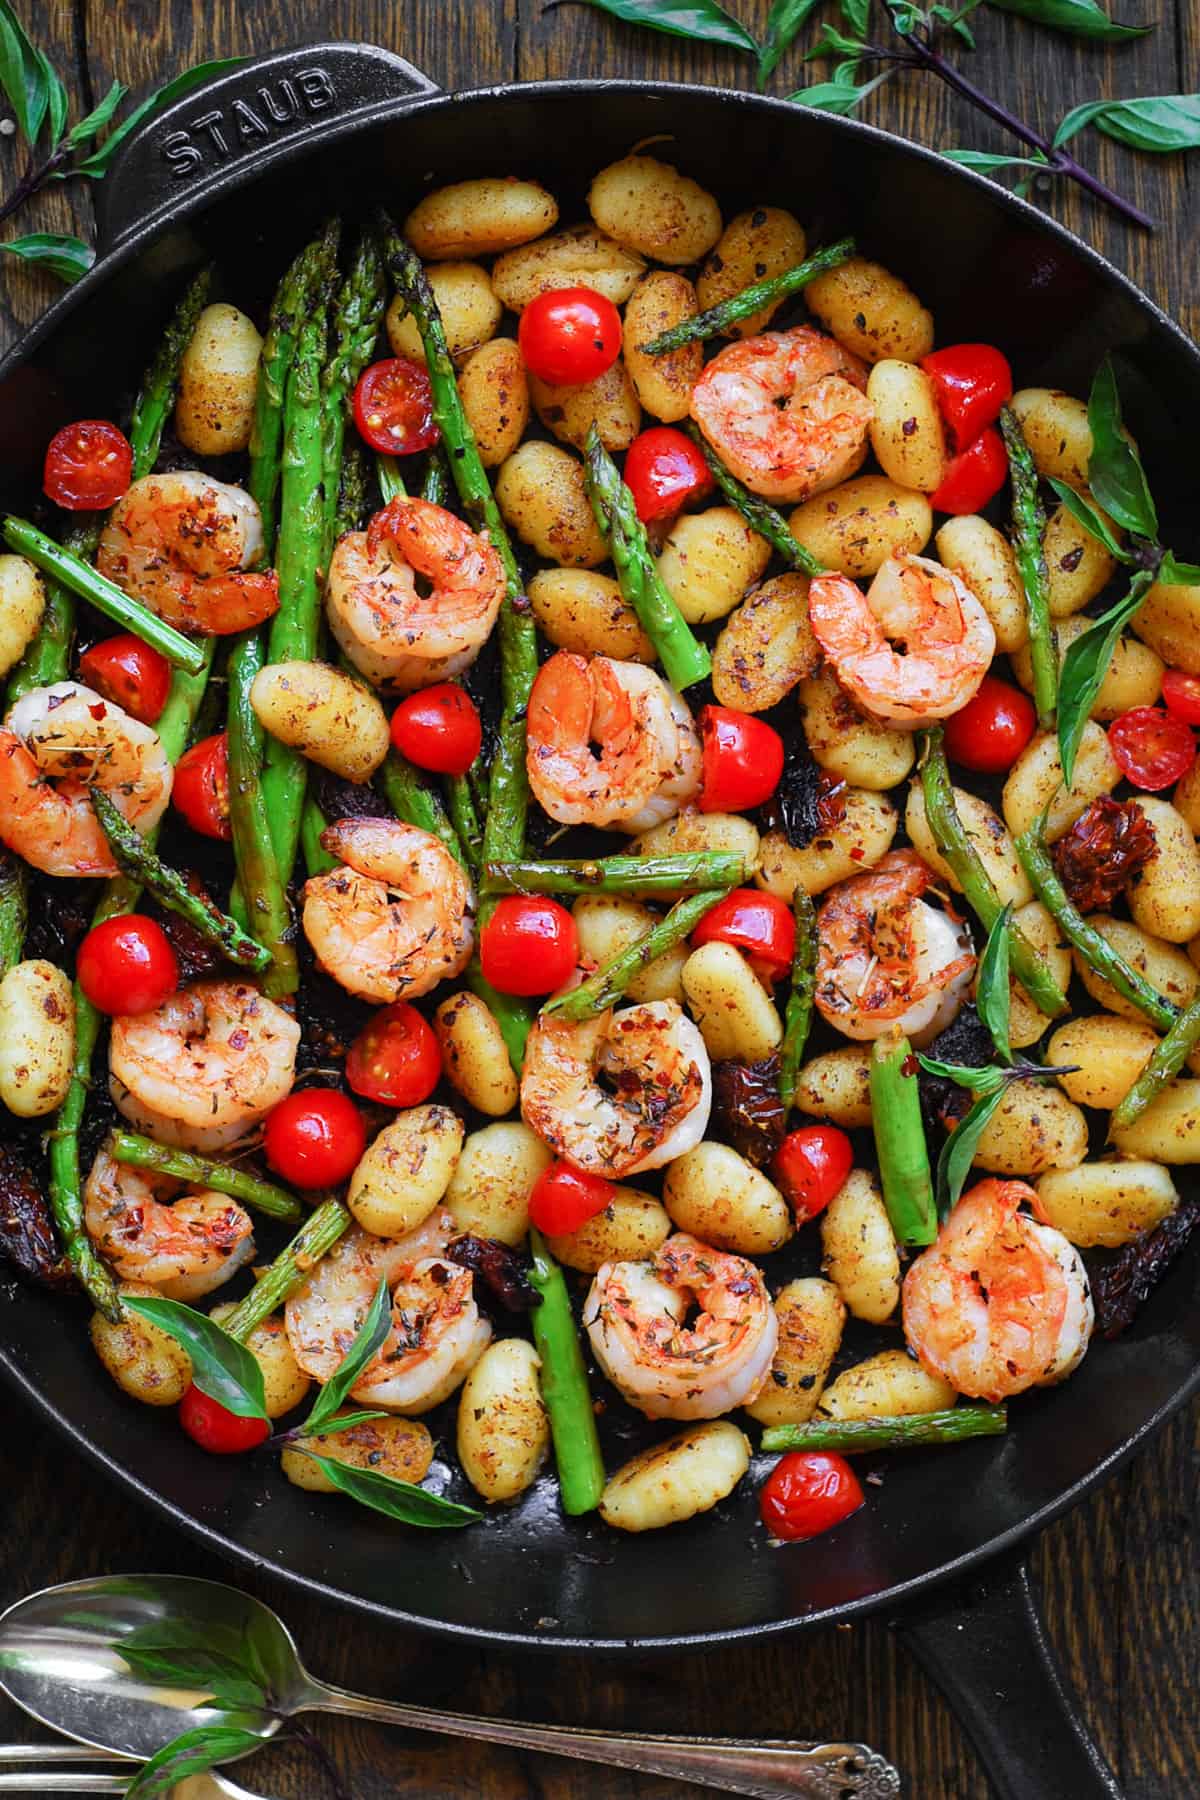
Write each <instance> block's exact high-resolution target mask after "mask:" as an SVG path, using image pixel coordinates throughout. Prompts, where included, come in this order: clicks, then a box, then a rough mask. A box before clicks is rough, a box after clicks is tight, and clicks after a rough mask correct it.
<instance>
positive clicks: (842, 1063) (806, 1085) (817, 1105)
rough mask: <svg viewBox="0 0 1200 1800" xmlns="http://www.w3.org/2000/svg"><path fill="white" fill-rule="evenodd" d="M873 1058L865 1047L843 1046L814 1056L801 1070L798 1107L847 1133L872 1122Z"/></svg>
mask: <svg viewBox="0 0 1200 1800" xmlns="http://www.w3.org/2000/svg"><path fill="white" fill-rule="evenodd" d="M870 1079H871V1055H870V1051H869V1050H867V1049H866V1048H864V1046H863V1045H862V1044H843V1045H842V1047H841V1049H840V1050H826V1051H825V1052H824V1053H823V1054H822V1055H820V1056H814V1057H812V1058H811V1059H810V1060H809V1061H808V1062H806V1063H805V1065H804V1067H803V1069H802V1070H801V1071H800V1085H799V1087H798V1088H797V1089H796V1105H797V1106H798V1107H799V1109H800V1111H801V1112H802V1113H807V1114H808V1115H809V1117H810V1118H814V1119H830V1120H832V1122H833V1123H834V1124H835V1125H840V1126H841V1127H842V1129H843V1130H844V1131H856V1130H861V1129H862V1127H863V1126H865V1125H869V1124H870V1123H871V1087H870Z"/></svg>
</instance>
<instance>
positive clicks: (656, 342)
mask: <svg viewBox="0 0 1200 1800" xmlns="http://www.w3.org/2000/svg"><path fill="white" fill-rule="evenodd" d="M853 255H854V239H853V238H842V239H841V240H840V241H839V242H838V243H836V244H828V245H827V246H826V247H825V248H824V249H823V250H817V251H815V252H814V253H813V255H812V256H810V257H807V258H806V259H805V261H804V262H802V263H797V265H796V267H795V268H794V269H785V270H784V272H783V274H782V275H771V276H768V278H767V279H766V280H765V281H756V282H754V283H753V284H752V285H751V286H750V287H747V288H743V289H742V290H741V292H740V293H738V294H731V295H730V296H729V299H728V300H721V301H719V302H718V303H717V305H716V306H710V307H709V308H708V310H707V312H702V313H696V314H694V315H693V317H692V318H690V319H681V320H680V322H679V324H678V325H671V326H669V327H668V329H667V330H666V331H660V332H659V334H658V336H657V337H653V338H651V339H650V341H649V343H646V344H642V345H640V346H639V347H640V349H641V351H642V354H643V355H644V356H665V355H666V353H667V351H668V350H679V349H682V347H683V345H684V344H694V343H695V342H696V340H697V339H698V338H710V337H717V336H718V335H719V334H720V333H721V332H725V331H728V330H729V327H730V326H731V325H736V324H737V322H738V320H739V319H748V318H749V317H750V315H751V313H756V312H758V311H760V310H761V308H762V307H764V306H770V305H772V304H773V303H774V302H775V301H777V300H786V299H787V298H788V296H789V295H790V294H798V293H799V292H800V290H801V288H806V287H807V286H808V284H809V282H810V281H815V280H816V278H817V276H818V275H824V274H826V273H827V272H828V270H830V269H837V268H840V267H841V265H842V263H844V262H849V260H850V258H851V257H852V256H853Z"/></svg>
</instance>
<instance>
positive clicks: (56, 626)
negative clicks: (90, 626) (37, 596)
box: [6, 516, 104, 707]
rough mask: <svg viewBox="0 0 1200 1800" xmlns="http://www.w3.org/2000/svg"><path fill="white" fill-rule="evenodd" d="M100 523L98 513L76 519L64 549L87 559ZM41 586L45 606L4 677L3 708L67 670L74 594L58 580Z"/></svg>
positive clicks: (92, 551) (97, 539)
mask: <svg viewBox="0 0 1200 1800" xmlns="http://www.w3.org/2000/svg"><path fill="white" fill-rule="evenodd" d="M103 524H104V521H103V517H102V516H93V517H92V518H89V519H87V520H79V521H77V522H76V524H74V525H72V527H71V529H70V531H68V533H67V535H66V538H65V540H64V548H65V549H67V550H70V551H71V552H73V554H74V555H76V556H78V557H80V558H81V559H82V560H84V561H88V562H90V561H91V559H92V557H93V556H95V554H96V546H97V544H98V543H99V542H100V533H101V530H102V529H103ZM42 585H43V587H44V589H45V592H46V605H45V609H44V611H43V613H42V617H41V623H40V624H39V625H38V629H37V635H36V637H35V638H34V639H33V642H32V643H31V644H30V645H29V646H28V648H27V649H26V651H25V654H24V656H22V658H21V660H20V662H19V663H18V664H17V666H16V668H15V669H14V670H13V671H12V674H11V675H10V676H9V678H8V688H7V693H6V707H11V706H15V705H16V703H17V701H18V700H19V699H20V698H21V697H22V695H23V694H28V693H29V692H30V691H31V690H32V689H33V688H39V687H50V686H51V685H52V684H53V683H54V682H56V681H65V680H66V679H67V677H68V675H69V674H70V673H71V636H72V633H73V632H74V630H75V596H74V594H73V593H72V592H71V589H70V588H68V587H64V586H63V584H62V582H61V581H54V580H51V579H49V578H47V579H46V580H44V581H43V583H42Z"/></svg>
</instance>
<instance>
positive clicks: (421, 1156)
mask: <svg viewBox="0 0 1200 1800" xmlns="http://www.w3.org/2000/svg"><path fill="white" fill-rule="evenodd" d="M462 1147H463V1125H462V1120H461V1119H460V1118H459V1116H458V1114H457V1113H455V1112H452V1111H451V1110H450V1108H449V1107H448V1106H436V1105H427V1106H412V1107H409V1108H408V1109H407V1110H406V1111H405V1112H400V1113H397V1114H396V1117H395V1118H394V1119H393V1120H392V1121H391V1123H390V1124H388V1125H385V1126H384V1128H383V1130H382V1131H381V1132H380V1133H379V1135H378V1137H376V1138H375V1139H374V1140H373V1141H372V1142H371V1143H370V1144H368V1145H367V1148H366V1151H365V1152H364V1154H363V1156H362V1158H361V1160H360V1162H359V1164H358V1167H357V1168H356V1169H355V1171H354V1173H353V1175H352V1176H351V1177H350V1187H349V1190H348V1192H347V1194H346V1205H347V1206H348V1207H349V1208H350V1211H351V1212H352V1213H353V1214H354V1217H355V1218H356V1219H357V1220H358V1222H359V1224H360V1225H361V1226H363V1227H364V1229H365V1230H367V1231H373V1232H374V1233H375V1234H376V1236H377V1237H403V1236H404V1234H405V1232H407V1231H414V1230H415V1229H416V1227H417V1226H418V1225H419V1224H420V1223H421V1221H422V1220H423V1219H427V1218H428V1217H429V1215H430V1213H431V1212H432V1211H433V1209H434V1207H435V1206H436V1205H437V1203H438V1201H439V1200H440V1199H441V1198H442V1195H443V1194H444V1193H445V1192H446V1189H447V1187H448V1186H449V1184H450V1177H451V1176H452V1175H453V1173H454V1171H455V1169H456V1168H457V1166H458V1159H459V1156H460V1155H461V1153H462Z"/></svg>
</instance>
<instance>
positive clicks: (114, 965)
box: [75, 913, 179, 1014]
mask: <svg viewBox="0 0 1200 1800" xmlns="http://www.w3.org/2000/svg"><path fill="white" fill-rule="evenodd" d="M75 974H76V976H77V977H78V980H79V985H80V987H81V988H82V989H83V991H84V993H85V994H86V995H87V997H88V999H89V1000H90V1001H91V1003H92V1005H93V1006H94V1007H95V1008H96V1009H97V1011H98V1012H102V1013H109V1014H117V1013H124V1014H131V1013H145V1012H153V1011H154V1008H155V1007H156V1006H161V1005H162V1003H163V1001H164V1000H166V999H167V998H168V997H169V996H170V995H171V994H173V993H174V992H175V989H176V988H177V987H178V986H179V964H178V962H177V961H176V959H175V952H174V950H172V948H171V943H170V939H169V938H168V937H167V934H166V932H165V931H164V930H163V928H162V926H161V925H159V924H157V923H156V922H155V920H153V919H148V918H146V916H145V914H144V913H126V914H124V915H123V916H121V917H120V918H116V919H102V920H101V922H100V924H99V925H93V926H92V929H91V930H90V931H89V932H88V934H87V936H86V937H85V938H84V940H83V942H82V944H80V946H79V954H78V956H77V957H76V959H75Z"/></svg>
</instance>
